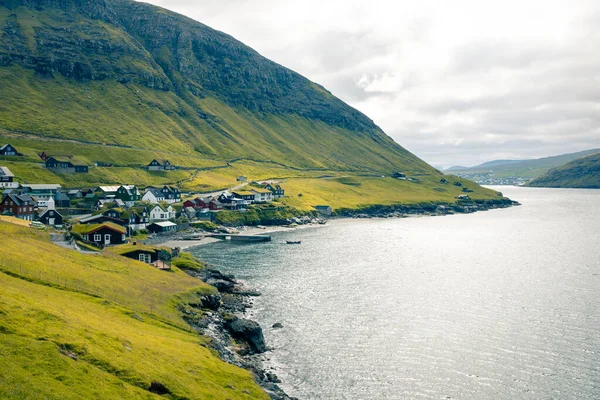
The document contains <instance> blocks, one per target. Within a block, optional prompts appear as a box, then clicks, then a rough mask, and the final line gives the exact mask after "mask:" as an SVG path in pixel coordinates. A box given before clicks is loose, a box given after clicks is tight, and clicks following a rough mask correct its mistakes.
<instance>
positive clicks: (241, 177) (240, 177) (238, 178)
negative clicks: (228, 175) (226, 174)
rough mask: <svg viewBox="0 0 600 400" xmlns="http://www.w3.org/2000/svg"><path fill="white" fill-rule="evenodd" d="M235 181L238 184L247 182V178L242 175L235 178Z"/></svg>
mask: <svg viewBox="0 0 600 400" xmlns="http://www.w3.org/2000/svg"><path fill="white" fill-rule="evenodd" d="M236 181H238V182H248V178H247V177H245V176H243V175H242V176H238V177H237V178H236Z"/></svg>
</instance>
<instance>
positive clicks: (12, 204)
mask: <svg viewBox="0 0 600 400" xmlns="http://www.w3.org/2000/svg"><path fill="white" fill-rule="evenodd" d="M34 209H35V201H34V200H33V199H32V198H31V197H29V196H27V195H24V194H9V195H6V196H5V197H4V199H2V202H1V203H0V214H4V215H12V216H15V217H17V218H20V219H24V220H26V221H33V219H34V217H35V211H34Z"/></svg>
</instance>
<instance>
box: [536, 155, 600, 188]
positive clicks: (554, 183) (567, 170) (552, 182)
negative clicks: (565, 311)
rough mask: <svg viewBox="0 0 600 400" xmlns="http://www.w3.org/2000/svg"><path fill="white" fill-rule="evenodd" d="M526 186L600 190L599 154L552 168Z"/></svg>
mask: <svg viewBox="0 0 600 400" xmlns="http://www.w3.org/2000/svg"><path fill="white" fill-rule="evenodd" d="M528 186H534V187H553V188H590V189H600V152H599V153H596V154H592V155H589V156H586V157H581V158H578V159H576V160H574V161H571V162H569V163H567V164H565V165H562V166H560V167H557V168H553V169H551V170H550V171H548V172H547V173H546V174H544V175H542V176H540V177H539V178H537V179H534V180H533V181H531V182H529V183H528Z"/></svg>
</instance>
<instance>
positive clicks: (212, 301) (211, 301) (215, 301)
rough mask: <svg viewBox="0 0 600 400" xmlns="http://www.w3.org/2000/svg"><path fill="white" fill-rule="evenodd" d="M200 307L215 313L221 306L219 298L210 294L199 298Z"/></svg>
mask: <svg viewBox="0 0 600 400" xmlns="http://www.w3.org/2000/svg"><path fill="white" fill-rule="evenodd" d="M200 305H201V307H202V308H206V309H208V310H213V311H216V310H218V309H219V307H220V306H221V296H219V295H216V294H211V295H208V296H203V297H201V298H200Z"/></svg>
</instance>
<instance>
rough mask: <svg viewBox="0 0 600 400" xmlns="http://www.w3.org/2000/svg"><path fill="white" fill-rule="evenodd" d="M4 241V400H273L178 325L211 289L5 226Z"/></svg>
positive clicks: (0, 369) (0, 330)
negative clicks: (189, 304) (192, 302)
mask: <svg viewBox="0 0 600 400" xmlns="http://www.w3.org/2000/svg"><path fill="white" fill-rule="evenodd" d="M0 237H1V238H2V248H3V257H4V258H3V260H2V265H4V267H3V269H2V271H3V272H2V273H0V356H1V358H2V363H0V398H2V399H34V398H44V399H82V398H94V399H153V398H156V399H158V398H172V399H226V398H230V399H261V398H262V399H267V398H268V396H267V395H266V394H265V393H264V392H262V390H261V389H260V387H258V385H256V384H255V382H254V380H253V377H252V376H251V374H250V373H249V372H247V371H244V370H242V369H239V368H237V367H234V366H232V365H229V364H226V363H224V362H222V361H221V360H220V359H219V358H218V357H217V356H216V355H215V353H214V352H213V351H212V350H210V349H209V348H208V347H207V346H208V343H209V339H207V338H204V337H200V336H198V335H197V334H196V333H194V332H192V331H191V330H190V328H189V327H188V326H187V325H186V324H185V322H184V321H183V320H182V319H181V316H180V315H179V313H178V311H177V307H178V306H179V305H180V304H182V303H185V301H186V299H191V298H193V297H197V294H199V293H212V292H213V291H214V289H213V288H212V287H209V286H207V285H205V284H203V283H202V282H200V281H198V280H197V279H193V278H191V277H190V276H188V275H186V274H185V273H183V272H182V271H180V270H179V269H177V268H176V267H175V268H174V269H173V271H172V272H164V271H159V270H156V269H154V268H153V267H150V266H148V265H146V264H143V263H141V262H137V261H133V260H129V259H125V258H123V257H119V256H117V255H114V254H110V253H107V252H105V253H103V254H102V255H82V254H79V253H77V252H75V251H71V250H67V249H62V248H59V247H57V246H55V245H54V244H52V243H51V242H50V240H49V238H48V235H47V234H46V233H44V232H40V231H36V230H33V229H28V228H24V227H19V226H16V225H11V224H8V223H4V222H0ZM152 382H160V383H161V384H163V385H164V386H165V387H166V388H167V389H168V390H169V391H170V392H171V394H169V395H166V396H159V395H156V394H154V393H151V392H150V391H149V390H148V389H149V388H150V385H151V383H152Z"/></svg>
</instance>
